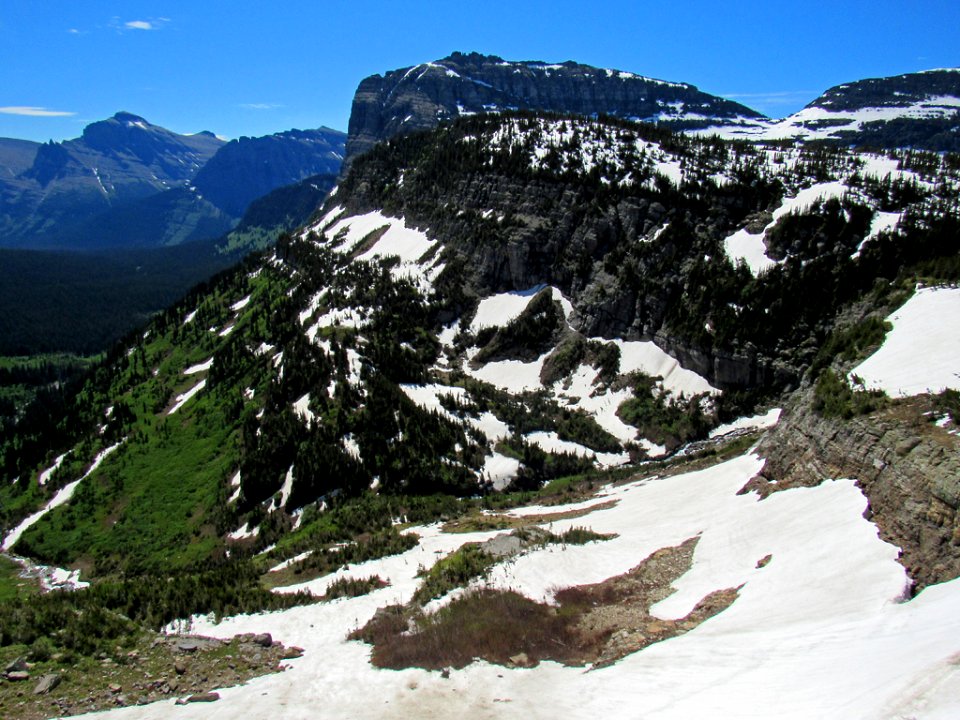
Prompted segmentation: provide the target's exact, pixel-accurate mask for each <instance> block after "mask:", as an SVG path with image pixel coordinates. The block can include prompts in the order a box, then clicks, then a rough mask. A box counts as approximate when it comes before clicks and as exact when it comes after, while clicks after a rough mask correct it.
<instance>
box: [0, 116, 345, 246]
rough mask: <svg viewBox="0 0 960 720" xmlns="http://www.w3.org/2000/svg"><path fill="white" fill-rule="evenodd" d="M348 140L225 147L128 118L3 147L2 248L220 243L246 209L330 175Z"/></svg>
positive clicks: (296, 135)
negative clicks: (58, 138) (51, 139)
mask: <svg viewBox="0 0 960 720" xmlns="http://www.w3.org/2000/svg"><path fill="white" fill-rule="evenodd" d="M344 141H345V136H344V135H343V134H342V133H338V132H337V131H334V130H329V129H326V128H324V129H319V130H303V131H301V130H292V131H288V132H285V133H277V134H276V135H271V136H267V137H263V138H241V139H240V140H235V141H232V142H229V143H225V142H224V141H222V140H220V139H218V138H217V137H215V136H214V135H213V134H212V133H208V132H203V133H198V134H196V135H178V134H176V133H173V132H170V131H169V130H166V129H164V128H161V127H158V126H156V125H152V124H150V123H148V122H147V121H146V120H144V119H143V118H141V117H138V116H136V115H132V114H130V113H117V114H116V115H115V116H114V117H112V118H109V119H108V120H104V121H100V122H96V123H93V124H91V125H89V126H88V127H87V128H86V129H85V130H84V133H83V136H82V137H80V138H77V139H76V140H68V141H65V142H63V143H46V144H42V145H37V144H24V143H22V142H20V141H4V142H3V144H0V167H2V168H4V169H5V170H6V172H5V173H4V175H5V177H2V178H0V197H2V200H3V206H2V208H0V228H2V229H3V230H4V239H3V242H4V244H5V245H7V246H11V247H40V248H63V249H86V250H90V249H99V248H104V247H155V246H163V245H176V244H180V243H183V242H190V241H193V240H203V239H212V238H216V237H219V236H220V235H222V234H224V233H226V232H227V231H229V230H230V229H231V228H232V227H233V226H234V225H236V223H237V222H238V221H239V219H240V218H241V216H242V215H243V213H244V211H245V210H246V208H247V206H248V205H249V204H250V202H251V201H252V200H254V199H256V198H258V197H260V196H262V195H265V194H267V193H269V192H270V191H272V190H274V189H276V188H278V187H281V186H283V185H288V184H293V183H296V182H299V181H300V180H302V179H304V178H306V177H310V176H313V175H315V174H317V173H336V172H337V171H338V170H339V167H340V162H341V159H342V156H343V152H344ZM220 150H222V151H223V155H222V156H221V155H220V152H219V151H220ZM30 153H32V156H31V157H30V160H29V166H27V157H28V155H30ZM214 158H217V159H216V160H215V162H213V164H212V165H211V166H210V167H209V169H208V168H207V166H208V165H209V164H210V161H212V160H213V159H214Z"/></svg>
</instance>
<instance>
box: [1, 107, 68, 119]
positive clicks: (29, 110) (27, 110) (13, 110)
mask: <svg viewBox="0 0 960 720" xmlns="http://www.w3.org/2000/svg"><path fill="white" fill-rule="evenodd" d="M0 113H3V114H4V115H28V116H30V117H70V116H71V115H76V113H75V112H68V111H65V110H48V109H47V108H42V107H28V106H24V105H8V106H7V107H0Z"/></svg>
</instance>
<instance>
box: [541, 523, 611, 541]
mask: <svg viewBox="0 0 960 720" xmlns="http://www.w3.org/2000/svg"><path fill="white" fill-rule="evenodd" d="M615 537H616V534H610V535H604V534H603V533H598V532H594V531H593V530H591V529H590V528H586V527H580V526H574V527H572V528H570V529H569V530H565V531H564V532H562V533H560V534H559V535H555V534H554V533H549V534H548V536H547V542H548V543H552V544H555V545H586V544H587V543H588V542H595V541H598V540H612V539H613V538H615Z"/></svg>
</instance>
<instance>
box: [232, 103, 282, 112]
mask: <svg viewBox="0 0 960 720" xmlns="http://www.w3.org/2000/svg"><path fill="white" fill-rule="evenodd" d="M240 107H242V108H244V109H246V110H276V109H277V108H280V107H283V105H281V104H279V103H240Z"/></svg>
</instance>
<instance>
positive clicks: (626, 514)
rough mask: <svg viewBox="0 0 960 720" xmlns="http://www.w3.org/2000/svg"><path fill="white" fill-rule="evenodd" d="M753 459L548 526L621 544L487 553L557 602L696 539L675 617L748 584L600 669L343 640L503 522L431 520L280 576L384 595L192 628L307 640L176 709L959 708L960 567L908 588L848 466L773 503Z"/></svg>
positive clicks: (668, 714) (454, 713)
mask: <svg viewBox="0 0 960 720" xmlns="http://www.w3.org/2000/svg"><path fill="white" fill-rule="evenodd" d="M761 464H762V460H761V459H759V458H757V457H755V456H751V455H747V456H744V457H740V458H738V459H735V460H732V461H729V462H727V463H725V464H722V465H718V466H716V467H713V468H711V469H709V470H704V471H700V472H696V473H690V474H685V475H679V476H674V477H667V478H656V477H653V478H646V479H643V480H637V481H634V482H631V483H629V484H626V485H622V486H620V487H617V488H611V489H609V490H607V491H605V492H604V493H602V495H601V497H600V498H598V499H597V500H596V501H592V502H590V503H585V504H584V505H585V506H586V507H588V508H589V507H590V506H600V508H601V509H597V510H595V511H593V512H589V513H588V514H587V515H585V516H583V517H580V518H577V519H575V520H563V521H555V522H554V523H553V529H554V531H561V530H563V529H565V528H567V527H570V526H573V525H581V526H583V525H587V526H589V527H591V528H592V529H593V530H595V531H598V532H608V533H609V532H616V533H618V537H617V538H616V539H614V540H610V541H607V542H602V543H589V544H587V545H584V546H576V547H574V546H570V547H563V548H562V547H559V546H550V547H549V548H545V549H539V550H532V551H528V552H526V553H525V554H522V555H521V556H519V557H517V558H516V559H514V560H513V561H509V562H504V563H501V564H499V565H497V566H495V568H494V571H493V573H492V574H491V576H490V577H489V579H488V580H487V581H486V583H485V584H486V585H487V586H490V587H502V588H507V587H509V588H512V589H514V590H519V591H520V592H522V593H524V594H525V595H527V596H529V597H531V598H534V599H539V600H545V601H547V602H549V601H550V600H551V599H552V597H553V595H554V593H555V592H556V591H557V590H558V589H561V588H563V587H568V586H571V585H577V584H583V583H592V582H597V581H600V580H603V579H606V578H608V577H611V576H613V575H617V574H619V573H623V572H625V571H627V570H629V569H630V568H632V567H634V566H636V565H637V564H638V563H640V562H641V561H642V560H643V559H644V558H645V557H647V556H649V555H650V554H651V553H652V552H653V551H655V550H657V549H659V548H663V547H668V546H674V545H677V544H678V543H681V542H683V541H684V540H686V539H688V538H691V537H699V538H700V540H699V543H698V545H697V547H696V550H695V553H694V558H693V565H692V567H691V568H690V570H689V571H687V572H686V573H685V574H684V575H683V576H682V577H680V579H679V580H678V581H677V582H676V583H675V587H676V590H675V592H674V593H673V594H671V595H670V596H668V597H667V598H666V599H665V600H664V601H662V602H660V603H659V604H657V605H655V606H654V607H653V613H654V615H655V617H658V618H674V617H680V616H683V615H684V614H686V612H688V611H689V609H690V608H691V607H692V605H693V604H694V603H696V602H697V601H698V600H699V599H700V598H701V597H703V596H704V595H705V594H707V593H709V592H711V591H714V590H719V589H722V588H728V587H740V591H739V597H737V599H736V600H735V601H734V602H733V604H732V605H731V606H730V607H729V608H727V609H726V610H724V611H723V612H721V613H720V614H719V615H717V616H715V617H713V618H711V619H710V620H708V621H706V622H704V623H703V624H702V625H700V626H699V627H697V628H695V629H693V630H691V631H690V632H688V633H687V634H685V635H682V636H680V637H675V638H673V639H670V640H666V641H663V642H660V643H657V644H655V645H652V646H650V647H647V648H646V649H644V650H642V651H640V652H638V653H635V654H632V655H628V656H627V657H626V658H624V659H622V660H620V661H619V662H617V663H616V664H613V665H611V666H608V667H602V668H599V669H594V670H591V671H590V672H584V669H583V668H578V667H564V666H562V665H558V664H555V663H552V662H545V663H542V664H540V665H539V666H537V667H534V668H532V669H507V668H504V667H502V666H497V665H491V664H489V663H487V662H483V661H476V662H474V663H472V664H471V665H469V666H468V667H466V668H464V669H463V670H452V671H451V672H450V673H449V677H447V676H446V674H444V675H441V673H439V672H428V671H424V670H418V669H409V670H403V671H395V670H378V669H375V668H373V667H371V665H370V664H369V654H370V649H369V647H368V646H366V645H364V644H363V643H360V642H356V641H347V640H346V635H347V633H348V632H349V631H350V630H351V629H353V628H355V627H357V626H358V625H362V624H364V623H365V622H366V621H367V620H368V619H369V618H370V617H372V615H373V613H374V612H375V611H376V609H377V608H378V607H382V606H384V605H386V604H390V603H396V602H404V601H406V600H408V599H409V598H410V596H411V595H412V593H413V591H414V589H415V588H416V587H417V584H418V578H417V577H416V570H417V567H418V566H420V565H425V566H429V565H431V564H432V563H433V562H434V561H435V559H436V558H438V557H441V556H443V555H445V554H447V553H449V552H451V551H452V550H454V549H455V548H457V547H459V546H461V545H462V544H464V543H466V542H476V541H482V540H484V539H486V538H489V537H491V536H493V535H495V534H496V533H493V532H490V533H470V534H466V535H464V534H453V535H451V534H445V533H443V532H441V530H440V529H439V528H438V527H437V526H430V527H421V528H416V529H415V532H417V534H419V535H420V536H421V544H420V545H419V546H418V547H416V548H414V549H412V550H410V551H408V552H406V553H404V554H402V555H398V556H394V557H390V558H384V559H382V560H377V561H372V562H368V563H363V564H361V565H356V566H353V567H351V568H350V569H349V570H341V571H338V572H337V573H336V574H334V575H331V576H328V577H326V578H322V579H320V580H316V581H313V582H311V583H308V584H306V585H305V586H294V587H291V588H288V589H287V590H288V591H292V590H295V589H299V588H301V587H303V588H306V589H309V590H310V591H312V592H316V593H321V592H323V590H324V588H325V587H327V586H328V585H329V584H330V583H331V582H333V581H334V580H336V579H339V578H341V577H365V576H368V575H370V574H377V575H379V576H380V577H382V578H384V579H389V582H390V586H389V587H386V588H384V589H382V590H378V591H375V592H373V593H371V594H369V595H367V596H364V597H360V598H354V599H342V600H337V601H334V602H328V603H321V604H319V605H314V606H309V607H301V608H296V609H293V610H288V611H283V612H278V613H273V614H267V615H253V616H240V617H234V618H228V619H226V620H225V621H224V622H222V623H220V624H213V623H211V622H209V621H208V620H206V619H203V618H197V619H195V621H194V623H193V626H192V629H193V630H194V631H199V632H202V633H207V634H211V635H214V636H217V637H230V636H232V635H234V634H236V633H242V632H270V633H272V635H273V637H274V638H276V639H279V640H281V641H282V642H284V643H287V644H296V645H299V646H302V647H304V648H305V650H306V652H305V654H304V656H303V657H302V658H299V659H297V660H292V661H289V662H288V663H287V665H288V669H287V671H286V672H283V673H279V674H276V675H271V676H266V677H262V678H259V679H256V680H253V681H251V682H249V683H248V684H247V685H244V686H240V687H234V688H226V689H221V690H219V693H220V695H221V699H220V700H219V701H218V702H216V703H213V704H205V703H204V704H201V703H198V704H193V705H188V706H186V707H182V708H177V715H178V717H183V718H197V719H200V718H203V719H208V718H227V717H236V716H238V715H243V716H244V717H248V718H251V720H255V719H258V718H273V717H283V718H307V717H314V716H315V713H316V710H317V708H318V707H322V708H323V709H324V712H325V713H327V714H329V716H331V717H381V718H407V717H412V716H417V717H436V718H455V717H463V716H464V715H470V716H471V717H484V718H515V717H518V716H522V717H531V718H555V717H557V716H570V715H571V713H572V714H575V715H577V716H583V717H594V716H599V715H602V716H604V717H610V718H633V717H644V718H677V719H680V718H691V717H705V716H711V717H758V718H760V717H764V718H767V717H778V718H797V719H801V718H802V719H804V720H806V719H807V718H810V717H818V718H838V719H839V718H843V719H844V720H847V719H852V718H864V719H867V718H869V719H871V720H875V719H877V718H905V717H914V718H931V719H932V718H949V717H955V715H956V713H957V712H960V701H958V700H957V698H958V697H960V672H958V670H957V666H956V661H955V653H956V646H955V643H954V638H955V637H956V635H957V633H958V632H960V620H958V618H960V613H958V609H960V584H958V583H960V581H954V582H951V583H946V584H943V585H940V586H935V587H931V588H928V589H927V590H925V591H924V592H923V593H921V594H920V595H919V596H918V597H916V598H915V599H913V600H911V601H910V602H906V603H904V602H901V600H900V598H901V595H902V593H903V591H904V588H905V586H906V576H905V574H904V570H903V568H902V567H901V566H900V565H898V564H897V563H896V561H895V558H896V554H897V550H896V548H894V547H892V546H890V545H888V544H886V543H884V542H882V541H881V540H880V539H879V538H878V537H877V530H876V528H875V527H874V526H873V525H872V524H871V523H870V522H868V521H867V520H865V519H864V517H863V511H864V509H865V507H866V499H865V498H864V497H863V495H862V494H861V493H860V491H859V490H858V489H857V487H856V486H855V484H854V483H853V481H851V480H832V481H827V482H825V483H824V484H823V485H821V486H819V487H816V488H804V489H795V490H788V491H784V492H781V493H779V494H777V495H775V496H773V497H771V498H768V499H766V500H763V501H760V500H759V499H758V497H757V496H756V495H754V494H746V495H739V494H738V490H739V489H740V488H741V487H742V486H743V485H744V484H745V483H746V481H747V480H748V479H749V478H750V477H751V476H752V475H753V474H754V473H756V471H757V470H758V469H759V468H760V466H761ZM600 501H609V502H605V503H601V502H600ZM610 502H612V503H613V504H612V506H611V504H610ZM531 510H532V511H536V509H531ZM542 510H543V509H540V511H542ZM768 556H769V557H768ZM765 558H767V560H766V562H761V560H764V559H765ZM171 711H172V708H171V703H169V702H164V703H157V704H154V705H149V706H143V707H133V708H125V709H123V710H117V711H113V712H109V713H102V714H99V715H97V716H98V717H117V718H131V719H132V718H138V719H140V718H142V719H144V720H146V719H152V718H157V719H159V718H166V717H167V716H168V714H169V713H170V712H171Z"/></svg>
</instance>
